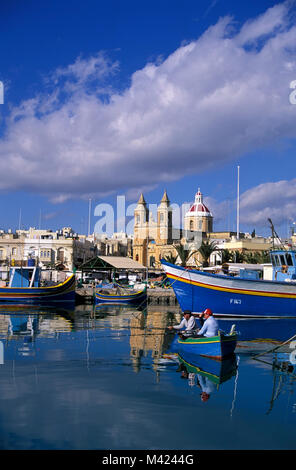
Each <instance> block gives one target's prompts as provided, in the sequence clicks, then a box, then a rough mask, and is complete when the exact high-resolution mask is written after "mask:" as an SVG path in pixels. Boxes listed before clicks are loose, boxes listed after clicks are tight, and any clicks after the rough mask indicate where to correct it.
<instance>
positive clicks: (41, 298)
mask: <svg viewBox="0 0 296 470" xmlns="http://www.w3.org/2000/svg"><path fill="white" fill-rule="evenodd" d="M39 280H40V270H39V268H38V267H22V268H19V267H14V268H12V269H11V273H10V281H9V285H8V286H5V287H0V304H1V303H9V304H18V305H27V304H35V305H49V304H52V305H55V304H57V303H64V302H71V303H74V302H75V276H74V274H72V275H71V276H69V277H68V278H67V279H66V280H65V281H64V282H61V283H59V284H57V285H52V286H40V282H39Z"/></svg>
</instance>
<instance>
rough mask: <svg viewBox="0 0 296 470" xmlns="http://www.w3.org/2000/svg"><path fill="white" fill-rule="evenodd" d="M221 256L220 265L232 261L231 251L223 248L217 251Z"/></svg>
mask: <svg viewBox="0 0 296 470" xmlns="http://www.w3.org/2000/svg"><path fill="white" fill-rule="evenodd" d="M219 252H220V255H221V264H224V263H229V262H230V261H231V260H232V255H231V251H229V250H227V248H223V249H222V250H219Z"/></svg>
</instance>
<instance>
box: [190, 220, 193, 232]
mask: <svg viewBox="0 0 296 470" xmlns="http://www.w3.org/2000/svg"><path fill="white" fill-rule="evenodd" d="M189 228H190V230H193V228H194V223H193V220H190V227H189Z"/></svg>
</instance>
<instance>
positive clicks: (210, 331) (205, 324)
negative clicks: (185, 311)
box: [197, 308, 219, 338]
mask: <svg viewBox="0 0 296 470" xmlns="http://www.w3.org/2000/svg"><path fill="white" fill-rule="evenodd" d="M199 320H200V322H201V324H202V327H201V329H200V330H199V331H198V333H197V336H205V337H206V338H210V337H211V336H217V335H218V330H219V325H218V322H217V320H215V318H214V317H213V312H212V310H211V309H210V308H206V309H205V310H204V311H203V313H201V314H200V315H199Z"/></svg>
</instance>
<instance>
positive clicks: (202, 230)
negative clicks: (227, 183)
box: [133, 190, 213, 268]
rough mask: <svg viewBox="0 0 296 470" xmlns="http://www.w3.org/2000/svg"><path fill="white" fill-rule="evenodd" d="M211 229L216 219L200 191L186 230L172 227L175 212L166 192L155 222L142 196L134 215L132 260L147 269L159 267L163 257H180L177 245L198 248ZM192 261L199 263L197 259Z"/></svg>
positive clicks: (185, 223) (185, 220) (189, 214)
mask: <svg viewBox="0 0 296 470" xmlns="http://www.w3.org/2000/svg"><path fill="white" fill-rule="evenodd" d="M212 230H213V216H212V214H211V212H210V211H209V210H208V208H207V207H206V206H205V205H204V203H203V197H202V194H201V192H200V190H198V191H197V193H196V195H195V200H194V203H193V204H192V206H191V207H190V209H189V211H188V212H187V213H186V214H185V219H184V229H180V228H173V211H172V208H171V206H170V201H169V198H168V195H167V192H166V191H165V192H164V194H163V197H162V199H161V201H160V204H159V205H158V207H157V220H156V221H155V220H154V219H153V216H152V214H151V213H150V211H149V209H148V207H147V203H146V201H145V199H144V196H143V194H141V196H140V199H139V201H138V204H137V206H136V209H135V212H134V239H133V259H134V260H135V261H138V262H139V263H141V264H143V265H144V266H147V267H148V268H154V267H155V268H158V267H159V266H160V260H161V259H162V258H164V257H167V256H170V255H171V256H176V255H177V252H176V249H175V246H174V245H179V244H183V245H187V247H188V248H191V249H197V248H198V246H199V244H200V242H201V239H202V238H206V237H207V234H208V233H209V232H212ZM192 261H194V263H195V262H198V256H196V259H195V260H192Z"/></svg>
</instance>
